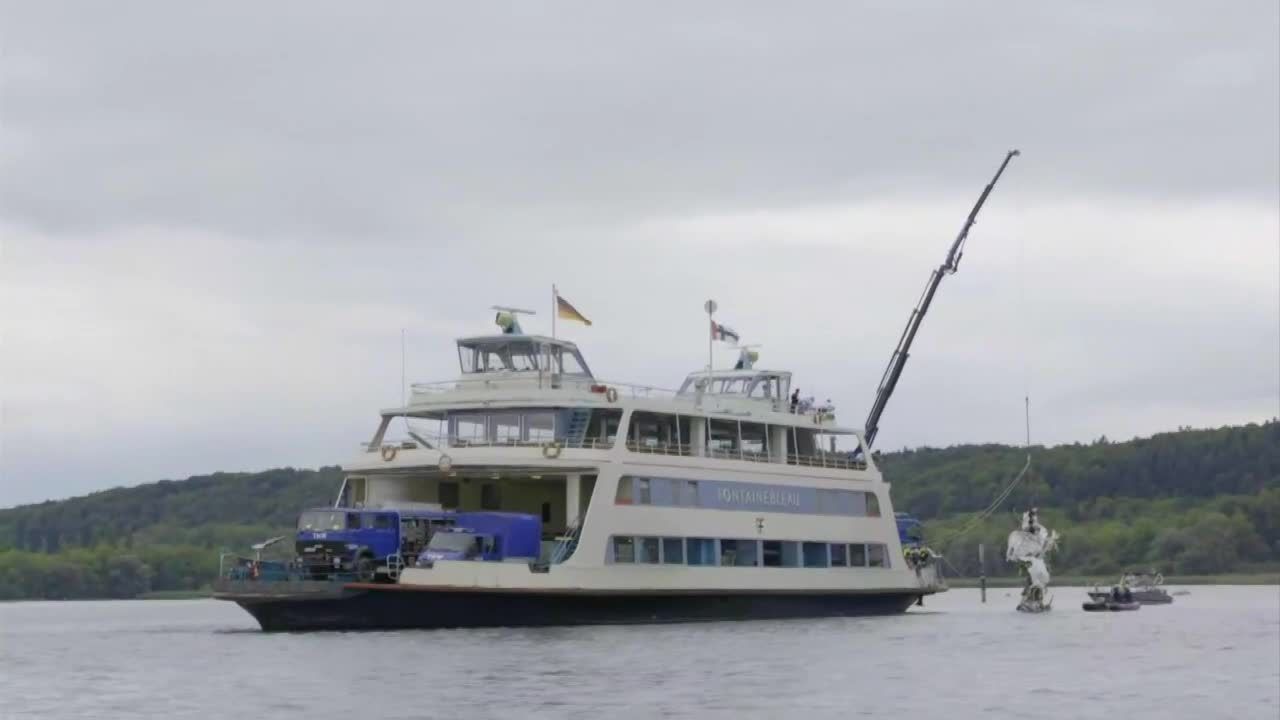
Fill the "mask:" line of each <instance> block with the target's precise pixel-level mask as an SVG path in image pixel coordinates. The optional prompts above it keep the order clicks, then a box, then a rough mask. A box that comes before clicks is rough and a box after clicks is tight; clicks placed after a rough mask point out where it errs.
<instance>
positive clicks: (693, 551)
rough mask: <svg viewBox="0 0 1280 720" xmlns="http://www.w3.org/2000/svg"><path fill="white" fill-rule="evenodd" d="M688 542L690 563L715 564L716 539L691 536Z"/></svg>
mask: <svg viewBox="0 0 1280 720" xmlns="http://www.w3.org/2000/svg"><path fill="white" fill-rule="evenodd" d="M685 542H686V545H687V547H688V552H689V564H690V565H715V564H716V541H715V540H711V539H708V538H689V539H688V540H687V541H685Z"/></svg>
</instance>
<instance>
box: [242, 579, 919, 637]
mask: <svg viewBox="0 0 1280 720" xmlns="http://www.w3.org/2000/svg"><path fill="white" fill-rule="evenodd" d="M221 597H222V598H223V599H227V600H234V601H235V602H236V603H238V604H239V605H240V606H241V607H243V608H244V609H245V610H247V611H248V612H249V613H250V614H252V615H253V617H254V618H255V619H256V620H257V621H258V624H259V625H261V626H262V629H263V630H268V631H297V630H394V629H407V628H477V627H538V626H553V625H557V626H564V625H617V624H635V623H678V622H704V621H711V620H763V619H781V618H813V617H851V616H859V615H888V614H894V613H900V612H903V611H904V610H906V609H907V608H908V607H910V606H911V605H912V604H913V603H915V602H916V601H917V600H919V599H920V597H921V595H920V594H919V593H903V592H885V593H758V592H754V593H731V594H723V593H720V594H711V593H644V592H637V593H630V592H627V593H589V592H581V591H579V592H531V591H520V592H513V591H471V590H467V591H455V590H436V589H418V588H406V587H404V586H396V585H387V586H368V585H364V586H359V587H351V586H348V587H347V589H345V590H343V591H342V592H341V593H340V594H338V595H331V596H329V597H264V596H261V595H258V596H254V597H235V596H230V595H222V596H221Z"/></svg>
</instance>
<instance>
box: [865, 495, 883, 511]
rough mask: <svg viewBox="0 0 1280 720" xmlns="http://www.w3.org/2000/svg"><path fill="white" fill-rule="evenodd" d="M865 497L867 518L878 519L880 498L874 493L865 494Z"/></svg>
mask: <svg viewBox="0 0 1280 720" xmlns="http://www.w3.org/2000/svg"><path fill="white" fill-rule="evenodd" d="M866 496H867V517H880V498H878V497H876V496H875V494H874V493H866Z"/></svg>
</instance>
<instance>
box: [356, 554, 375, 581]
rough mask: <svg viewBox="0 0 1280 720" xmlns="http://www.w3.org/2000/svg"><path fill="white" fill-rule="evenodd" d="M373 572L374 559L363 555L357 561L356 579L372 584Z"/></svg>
mask: <svg viewBox="0 0 1280 720" xmlns="http://www.w3.org/2000/svg"><path fill="white" fill-rule="evenodd" d="M373 571H374V567H373V558H371V557H369V556H368V555H361V556H360V557H359V558H358V559H357V560H356V579H357V580H359V581H360V582H372V581H373Z"/></svg>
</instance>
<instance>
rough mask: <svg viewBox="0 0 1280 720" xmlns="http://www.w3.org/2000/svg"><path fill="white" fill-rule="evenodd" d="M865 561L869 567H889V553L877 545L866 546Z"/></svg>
mask: <svg viewBox="0 0 1280 720" xmlns="http://www.w3.org/2000/svg"><path fill="white" fill-rule="evenodd" d="M867 560H868V562H867V564H868V565H870V566H871V567H889V553H888V552H887V551H886V550H885V546H884V545H881V544H879V543H874V544H871V545H868V546H867Z"/></svg>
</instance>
